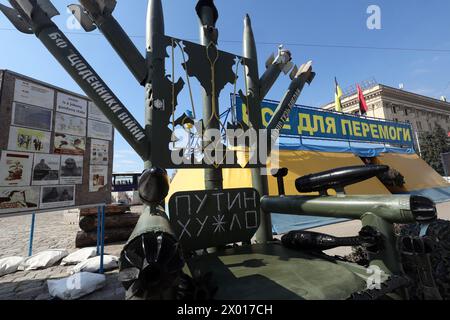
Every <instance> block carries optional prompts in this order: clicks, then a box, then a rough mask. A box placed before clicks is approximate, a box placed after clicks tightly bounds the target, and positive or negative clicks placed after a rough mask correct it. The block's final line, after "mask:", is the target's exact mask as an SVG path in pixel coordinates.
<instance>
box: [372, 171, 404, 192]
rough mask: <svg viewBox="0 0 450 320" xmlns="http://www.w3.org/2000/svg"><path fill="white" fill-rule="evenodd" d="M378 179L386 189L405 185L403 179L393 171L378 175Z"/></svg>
mask: <svg viewBox="0 0 450 320" xmlns="http://www.w3.org/2000/svg"><path fill="white" fill-rule="evenodd" d="M378 179H379V180H380V181H381V182H382V183H383V184H384V185H385V186H387V187H399V188H401V187H403V186H404V185H405V177H404V176H403V175H402V174H401V173H400V172H398V171H397V170H395V169H389V170H388V171H387V172H384V173H382V174H379V175H378Z"/></svg>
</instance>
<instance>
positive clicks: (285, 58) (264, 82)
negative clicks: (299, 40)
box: [259, 46, 293, 99]
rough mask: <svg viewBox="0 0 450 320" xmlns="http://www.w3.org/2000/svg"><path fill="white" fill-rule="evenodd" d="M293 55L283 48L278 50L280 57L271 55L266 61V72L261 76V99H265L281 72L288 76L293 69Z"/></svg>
mask: <svg viewBox="0 0 450 320" xmlns="http://www.w3.org/2000/svg"><path fill="white" fill-rule="evenodd" d="M291 60H292V54H291V52H290V51H289V50H286V49H283V46H280V47H279V48H278V55H277V56H276V57H274V56H273V55H271V56H270V57H269V59H268V60H267V61H266V71H265V72H264V74H263V75H262V76H261V79H260V80H259V82H260V86H261V89H260V93H259V94H260V97H261V99H264V98H265V97H266V95H267V93H268V92H269V91H270V89H271V88H272V86H273V85H274V83H275V81H277V79H278V77H279V76H280V74H281V72H284V74H288V73H289V72H290V71H291V69H292V67H293V63H292V61H291Z"/></svg>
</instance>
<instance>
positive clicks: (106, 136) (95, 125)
mask: <svg viewBox="0 0 450 320" xmlns="http://www.w3.org/2000/svg"><path fill="white" fill-rule="evenodd" d="M112 133H113V127H112V125H111V124H109V123H104V122H100V121H95V120H89V121H88V137H89V138H95V139H103V140H108V141H111V140H112Z"/></svg>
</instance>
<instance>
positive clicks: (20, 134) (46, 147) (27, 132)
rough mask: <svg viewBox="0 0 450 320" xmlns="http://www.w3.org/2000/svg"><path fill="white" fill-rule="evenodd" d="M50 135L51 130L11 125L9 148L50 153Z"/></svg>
mask: <svg viewBox="0 0 450 320" xmlns="http://www.w3.org/2000/svg"><path fill="white" fill-rule="evenodd" d="M50 137H51V133H50V132H46V131H39V130H33V129H27V128H19V127H12V126H11V127H10V129H9V142H8V150H13V151H25V152H42V153H50Z"/></svg>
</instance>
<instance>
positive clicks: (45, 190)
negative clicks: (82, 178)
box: [40, 185, 75, 209]
mask: <svg viewBox="0 0 450 320" xmlns="http://www.w3.org/2000/svg"><path fill="white" fill-rule="evenodd" d="M74 205H75V186H73V185H72V186H45V187H42V190H41V204H40V208H41V209H49V208H60V207H73V206H74Z"/></svg>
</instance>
